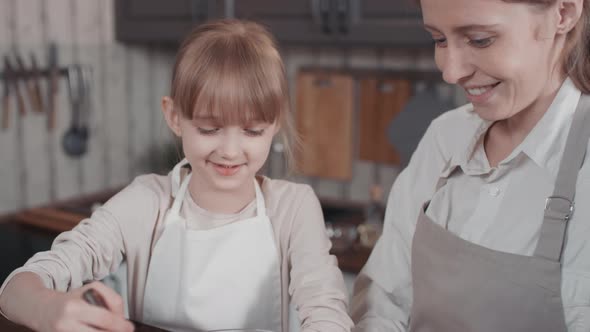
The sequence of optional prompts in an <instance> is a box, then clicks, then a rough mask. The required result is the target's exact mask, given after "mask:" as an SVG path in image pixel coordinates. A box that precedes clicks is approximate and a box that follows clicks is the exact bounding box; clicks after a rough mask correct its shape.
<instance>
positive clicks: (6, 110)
mask: <svg viewBox="0 0 590 332" xmlns="http://www.w3.org/2000/svg"><path fill="white" fill-rule="evenodd" d="M4 73H5V74H4V79H3V82H2V88H3V92H2V129H8V126H9V125H10V112H11V110H10V85H11V83H10V76H9V75H8V72H7V71H6V68H5V70H4Z"/></svg>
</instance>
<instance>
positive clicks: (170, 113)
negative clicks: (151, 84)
mask: <svg viewBox="0 0 590 332" xmlns="http://www.w3.org/2000/svg"><path fill="white" fill-rule="evenodd" d="M162 113H163V114H164V118H165V119H166V123H167V124H168V127H169V128H170V130H172V132H173V133H174V134H175V135H176V136H178V137H180V135H181V133H182V131H181V130H180V117H181V116H182V115H181V114H179V112H178V111H177V110H175V109H174V101H173V100H172V98H170V97H168V96H164V97H162Z"/></svg>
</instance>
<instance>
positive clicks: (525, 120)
mask: <svg viewBox="0 0 590 332" xmlns="http://www.w3.org/2000/svg"><path fill="white" fill-rule="evenodd" d="M563 81H564V80H555V81H553V82H552V83H551V84H550V85H548V87H547V89H546V90H545V93H544V94H543V95H541V96H540V97H539V98H538V99H537V100H536V101H535V102H534V103H532V104H531V105H529V106H528V107H527V108H526V109H523V110H522V111H520V112H518V113H517V114H515V115H514V116H512V117H510V118H508V119H504V120H499V121H496V122H495V123H494V124H493V125H492V126H491V127H490V129H488V132H487V133H486V136H485V139H484V148H485V151H486V155H487V158H488V162H489V163H490V166H491V167H496V166H497V165H498V164H499V163H500V162H501V161H502V160H504V159H505V158H506V157H508V156H509V155H510V154H511V153H512V151H513V150H514V149H515V148H516V147H517V146H518V145H520V144H521V143H522V142H523V141H524V140H525V138H526V137H527V136H528V134H529V133H530V132H531V131H532V130H533V128H534V127H535V126H536V125H537V123H539V121H540V120H541V118H543V116H544V115H545V113H546V112H547V110H548V109H549V107H550V106H551V103H552V102H553V100H554V99H555V96H556V95H557V93H558V91H559V89H560V87H561V85H562V84H563Z"/></svg>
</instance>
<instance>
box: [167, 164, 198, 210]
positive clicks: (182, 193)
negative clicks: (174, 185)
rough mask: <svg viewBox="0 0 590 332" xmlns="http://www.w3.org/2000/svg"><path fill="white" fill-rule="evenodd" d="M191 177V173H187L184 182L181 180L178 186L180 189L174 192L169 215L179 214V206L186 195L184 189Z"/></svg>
mask: <svg viewBox="0 0 590 332" xmlns="http://www.w3.org/2000/svg"><path fill="white" fill-rule="evenodd" d="M192 175H193V173H189V174H187V175H186V177H185V178H184V180H182V184H181V185H180V188H179V189H178V191H177V192H176V197H175V198H174V203H173V204H172V208H171V209H170V212H171V213H174V214H179V213H180V206H181V205H182V201H183V200H184V196H185V195H186V192H187V190H186V188H187V187H188V184H189V182H190V180H191V176H192Z"/></svg>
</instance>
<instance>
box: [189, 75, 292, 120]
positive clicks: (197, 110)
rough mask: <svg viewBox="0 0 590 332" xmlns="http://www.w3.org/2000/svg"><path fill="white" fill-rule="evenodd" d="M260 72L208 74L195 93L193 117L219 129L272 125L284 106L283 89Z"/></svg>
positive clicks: (278, 83)
mask: <svg viewBox="0 0 590 332" xmlns="http://www.w3.org/2000/svg"><path fill="white" fill-rule="evenodd" d="M269 76H275V77H276V75H268V73H266V72H265V71H264V70H262V71H251V72H247V71H246V70H243V69H242V70H239V69H238V70H237V71H233V72H232V73H230V72H229V71H226V72H225V73H224V72H221V73H208V74H206V75H205V76H204V77H209V79H208V80H207V81H206V82H203V85H202V86H201V89H200V91H196V93H195V103H194V104H193V105H194V108H193V113H192V115H193V117H199V118H208V119H212V120H214V121H216V122H218V123H219V124H221V125H244V124H249V123H252V122H266V123H273V122H274V121H276V119H277V117H278V116H279V114H280V112H281V109H282V108H283V107H284V106H285V101H284V100H285V94H284V92H283V89H284V87H283V86H282V85H283V84H281V83H280V82H278V81H277V79H276V78H275V79H273V78H272V77H269Z"/></svg>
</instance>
